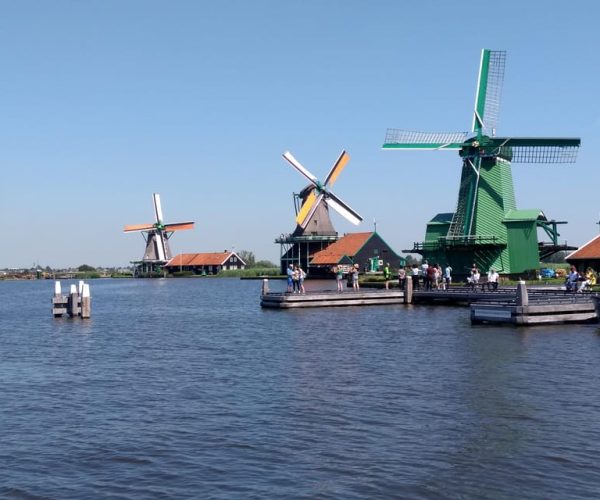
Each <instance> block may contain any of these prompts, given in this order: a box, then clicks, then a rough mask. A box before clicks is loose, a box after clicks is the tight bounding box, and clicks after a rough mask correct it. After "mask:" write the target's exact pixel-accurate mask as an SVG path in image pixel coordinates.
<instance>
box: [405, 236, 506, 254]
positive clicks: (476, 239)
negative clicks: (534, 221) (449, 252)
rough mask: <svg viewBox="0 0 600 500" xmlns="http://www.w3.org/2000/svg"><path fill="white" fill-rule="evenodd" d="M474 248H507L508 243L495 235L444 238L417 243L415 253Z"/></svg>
mask: <svg viewBox="0 0 600 500" xmlns="http://www.w3.org/2000/svg"><path fill="white" fill-rule="evenodd" d="M474 246H486V247H505V246H506V243H505V242H503V241H501V239H500V238H498V236H495V235H477V236H443V237H441V238H438V239H437V240H435V241H423V242H415V243H414V247H413V251H414V252H415V253H420V252H423V251H429V252H435V251H436V250H445V249H447V248H453V249H460V248H461V247H462V248H472V247H474Z"/></svg>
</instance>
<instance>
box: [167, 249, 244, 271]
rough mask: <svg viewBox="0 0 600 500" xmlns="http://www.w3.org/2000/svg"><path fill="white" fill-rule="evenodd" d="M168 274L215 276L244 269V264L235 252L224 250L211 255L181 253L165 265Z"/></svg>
mask: <svg viewBox="0 0 600 500" xmlns="http://www.w3.org/2000/svg"><path fill="white" fill-rule="evenodd" d="M164 267H165V269H166V270H167V272H169V273H175V272H183V271H187V272H190V271H191V272H193V273H194V274H217V273H219V272H220V271H225V270H230V269H245V268H246V263H245V262H244V261H243V260H242V258H241V257H240V256H239V255H238V254H236V253H235V252H230V251H227V250H225V251H224V252H213V253H181V254H179V255H176V256H175V257H173V258H172V259H171V260H169V262H167V263H166V264H165V266H164Z"/></svg>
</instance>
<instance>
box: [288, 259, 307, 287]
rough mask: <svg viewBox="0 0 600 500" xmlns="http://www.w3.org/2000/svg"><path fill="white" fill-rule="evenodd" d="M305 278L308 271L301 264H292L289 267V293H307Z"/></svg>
mask: <svg viewBox="0 0 600 500" xmlns="http://www.w3.org/2000/svg"><path fill="white" fill-rule="evenodd" d="M304 278H306V272H304V270H303V269H302V268H301V267H300V266H298V265H293V264H290V265H289V266H288V268H287V291H288V293H306V290H304Z"/></svg>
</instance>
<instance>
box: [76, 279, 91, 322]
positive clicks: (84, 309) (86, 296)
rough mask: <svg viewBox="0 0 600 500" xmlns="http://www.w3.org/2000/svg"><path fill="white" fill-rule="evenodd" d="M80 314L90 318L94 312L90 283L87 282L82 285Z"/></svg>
mask: <svg viewBox="0 0 600 500" xmlns="http://www.w3.org/2000/svg"><path fill="white" fill-rule="evenodd" d="M82 283H83V282H82ZM79 314H80V315H81V317H82V318H89V317H90V316H91V314H92V298H91V297H90V285H88V284H87V283H85V284H83V286H82V287H81V309H80V312H79Z"/></svg>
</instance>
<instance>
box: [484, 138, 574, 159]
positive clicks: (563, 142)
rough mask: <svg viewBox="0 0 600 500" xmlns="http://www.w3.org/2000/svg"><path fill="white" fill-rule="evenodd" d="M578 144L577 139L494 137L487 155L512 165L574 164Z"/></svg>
mask: <svg viewBox="0 0 600 500" xmlns="http://www.w3.org/2000/svg"><path fill="white" fill-rule="evenodd" d="M580 144H581V139H579V138H560V137H519V138H510V137H494V138H493V140H492V141H491V147H490V148H489V153H491V154H492V155H494V156H495V155H498V156H501V157H502V158H505V159H507V160H509V161H511V162H512V163H574V162H575V160H576V159H577V152H578V151H579V146H580ZM485 152H486V153H487V152H488V148H487V147H486V151H485Z"/></svg>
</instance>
